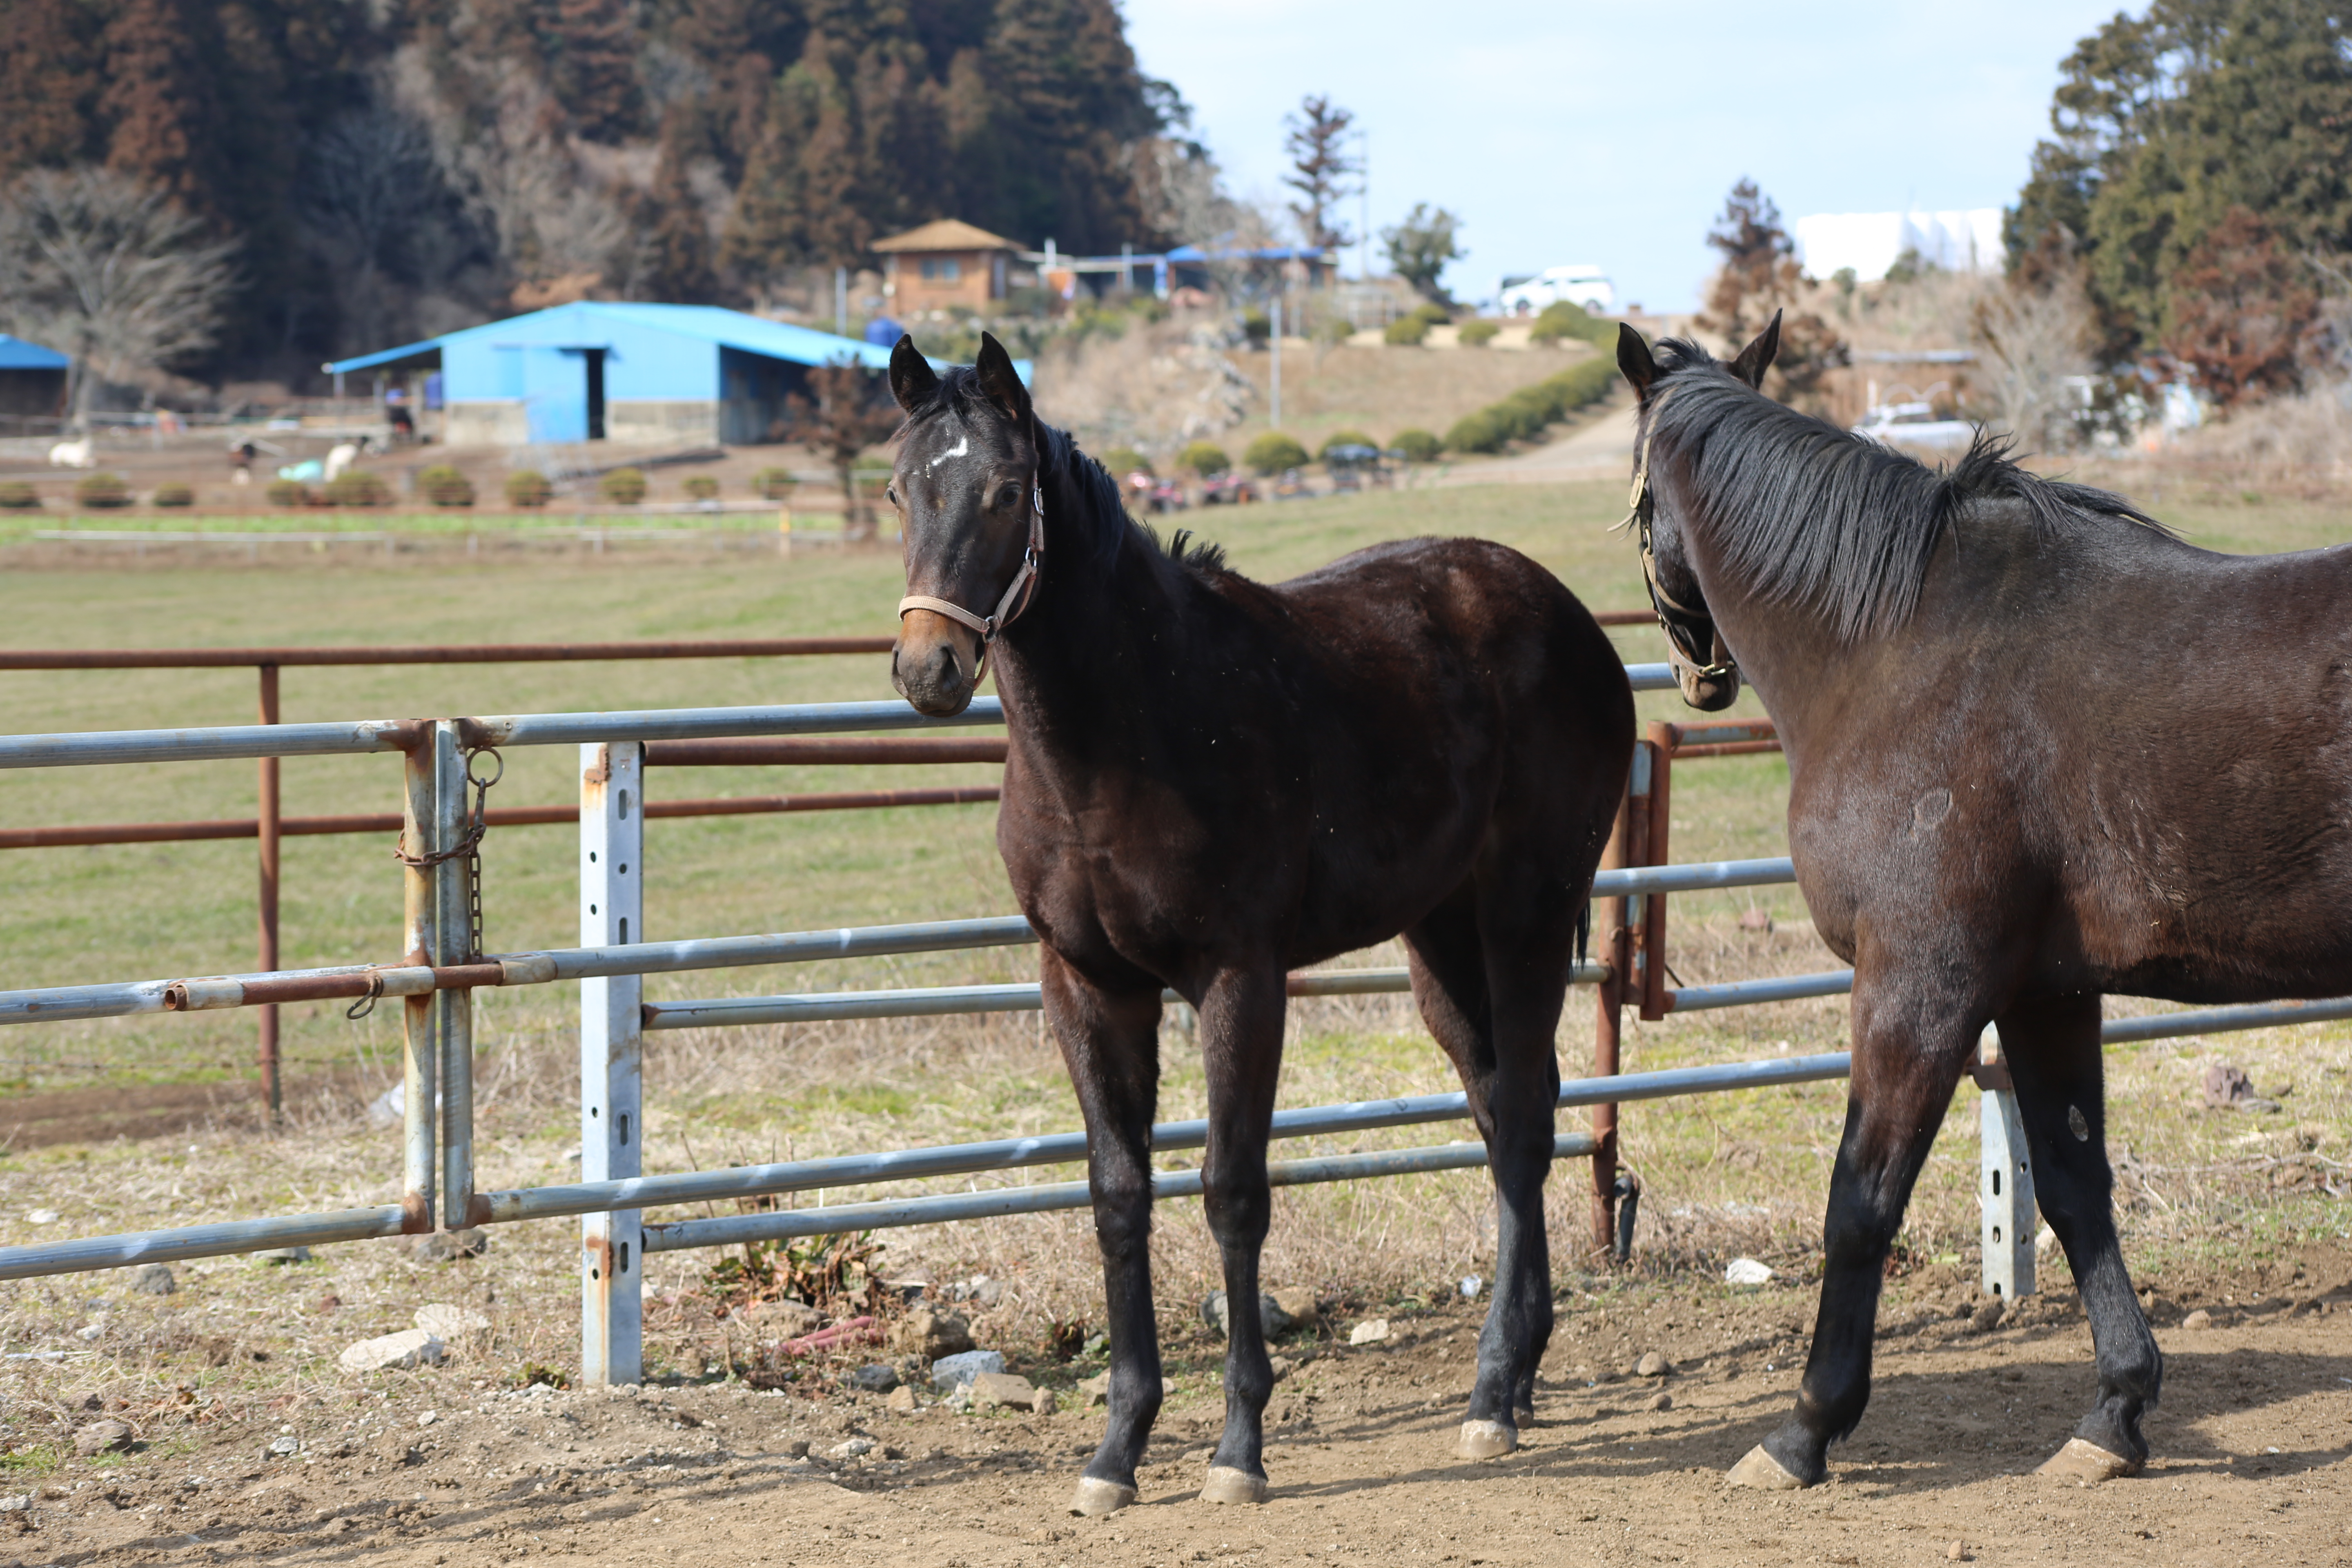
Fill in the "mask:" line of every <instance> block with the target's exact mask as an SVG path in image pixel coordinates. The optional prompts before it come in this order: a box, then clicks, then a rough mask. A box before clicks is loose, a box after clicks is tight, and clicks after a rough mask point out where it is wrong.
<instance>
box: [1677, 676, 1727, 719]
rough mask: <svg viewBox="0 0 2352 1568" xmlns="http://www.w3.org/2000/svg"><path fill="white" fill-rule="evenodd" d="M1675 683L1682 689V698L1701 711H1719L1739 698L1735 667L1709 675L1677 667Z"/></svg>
mask: <svg viewBox="0 0 2352 1568" xmlns="http://www.w3.org/2000/svg"><path fill="white" fill-rule="evenodd" d="M1675 684H1676V685H1677V686H1680V687H1681V688H1682V689H1683V700H1684V701H1685V702H1687V703H1689V704H1690V705H1691V706H1692V707H1694V708H1696V709H1697V710H1699V711H1700V712H1702V713H1720V712H1722V711H1723V710H1725V709H1727V708H1728V707H1730V706H1731V705H1732V704H1733V703H1734V702H1737V701H1738V700H1739V671H1738V670H1737V669H1727V670H1725V671H1724V673H1722V674H1721V675H1709V674H1705V673H1702V672H1701V671H1699V670H1696V669H1691V668H1678V669H1676V670H1675Z"/></svg>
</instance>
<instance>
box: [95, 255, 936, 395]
mask: <svg viewBox="0 0 2352 1568" xmlns="http://www.w3.org/2000/svg"><path fill="white" fill-rule="evenodd" d="M975 232H977V231H975ZM614 323H625V324H627V325H629V326H633V327H637V328H641V329H648V328H649V329H651V330H653V331H662V332H667V333H670V334H672V335H673V336H677V337H681V338H688V339H693V340H695V341H698V342H706V343H710V344H713V345H715V346H717V347H720V348H730V349H739V350H740V351H742V352H743V353H754V354H763V355H765V356H767V357H768V358H770V359H781V360H789V361H791V362H792V363H794V364H811V365H814V364H833V363H838V362H840V361H842V360H845V359H848V360H854V361H856V363H859V364H863V365H866V366H869V367H871V368H873V369H877V370H880V369H885V368H887V366H888V365H889V363H890V349H889V346H888V345H887V344H876V343H866V342H858V341H857V340H856V339H855V338H843V337H835V335H834V334H833V333H831V332H820V331H817V330H816V329H815V328H814V327H796V326H794V325H793V324H792V323H791V322H789V321H769V320H768V319H767V318H765V317H764V316H752V315H746V314H745V313H744V312H742V311H740V310H722V309H721V308H719V306H717V305H652V304H643V303H637V302H634V301H617V302H616V301H607V300H580V301H578V302H576V303H574V304H570V305H557V306H554V307H552V308H551V309H549V310H533V311H531V312H530V313H529V314H528V315H521V316H509V317H507V318H506V319H504V320H503V321H486V322H484V323H483V324H482V325H480V326H478V327H467V328H464V329H462V330H461V331H454V332H444V333H442V334H441V335H440V336H439V337H437V338H426V339H425V340H424V341H423V342H414V343H404V344H402V345H401V346H400V347H398V348H394V349H383V350H380V351H378V352H377V353H372V354H361V355H359V356H358V357H356V358H353V359H346V360H336V361H333V362H331V363H329V364H327V365H326V366H325V367H324V368H325V369H326V370H328V371H329V372H331V373H337V374H340V373H341V372H343V371H350V370H373V369H374V368H376V367H378V366H380V365H388V364H397V363H402V362H403V361H408V360H418V359H422V358H424V357H425V356H426V355H428V354H434V353H439V352H440V351H441V349H442V348H443V347H445V346H446V345H447V344H449V343H453V342H463V341H469V340H475V339H483V338H487V339H489V340H491V341H493V342H495V341H497V340H499V339H500V338H502V337H515V338H518V339H520V340H522V341H528V342H557V341H559V340H560V341H561V342H562V343H563V345H564V346H565V347H567V348H596V347H599V346H608V345H601V344H600V343H599V342H598V339H599V337H600V336H603V335H605V334H607V333H609V331H610V329H611V327H612V326H613V325H614ZM59 363H63V362H62V361H60V362H59Z"/></svg>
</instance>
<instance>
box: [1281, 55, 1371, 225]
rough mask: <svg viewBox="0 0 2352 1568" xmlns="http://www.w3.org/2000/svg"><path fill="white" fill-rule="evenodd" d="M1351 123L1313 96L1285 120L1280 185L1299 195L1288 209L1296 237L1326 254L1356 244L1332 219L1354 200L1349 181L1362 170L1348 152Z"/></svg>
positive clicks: (1346, 115) (1349, 116)
mask: <svg viewBox="0 0 2352 1568" xmlns="http://www.w3.org/2000/svg"><path fill="white" fill-rule="evenodd" d="M1355 123H1356V117H1355V115H1353V114H1352V113H1350V112H1349V111H1348V110H1344V109H1342V108H1340V107H1339V105H1338V104H1336V103H1333V102H1332V101H1331V100H1330V99H1329V98H1328V97H1325V96H1322V95H1320V94H1317V95H1314V96H1311V97H1308V98H1307V99H1304V100H1301V101H1300V103H1299V105H1298V112H1297V113H1296V114H1293V115H1291V116H1289V117H1288V118H1286V120H1284V121H1283V124H1284V126H1285V127H1286V130H1287V134H1286V136H1285V137H1284V139H1283V151H1284V152H1286V153H1288V154H1289V155H1290V172H1289V173H1288V174H1285V175H1283V176H1282V183H1283V184H1286V185H1288V186H1289V187H1290V188H1291V189H1292V190H1294V191H1297V193H1298V196H1299V199H1298V200H1297V201H1296V202H1293V203H1292V204H1291V205H1290V211H1291V216H1294V217H1296V218H1297V219H1298V232H1299V235H1300V237H1302V238H1304V239H1305V240H1306V241H1307V244H1309V245H1313V246H1319V247H1322V248H1323V249H1325V250H1327V251H1339V250H1344V249H1346V248H1347V247H1349V246H1350V245H1352V244H1354V243H1355V237H1354V236H1353V235H1351V234H1349V232H1348V228H1347V226H1346V225H1345V224H1343V223H1341V222H1340V221H1339V219H1338V218H1337V217H1336V216H1333V215H1334V214H1335V213H1336V212H1337V211H1338V210H1339V203H1340V202H1341V201H1342V200H1343V199H1345V198H1346V197H1348V196H1351V195H1354V194H1355V191H1356V187H1355V184H1354V181H1355V179H1356V177H1357V176H1358V175H1359V174H1361V173H1362V172H1363V165H1362V163H1361V162H1360V160H1358V159H1357V158H1356V156H1355V155H1354V154H1353V153H1349V151H1348V132H1349V129H1350V128H1351V127H1352V126H1354V124H1355Z"/></svg>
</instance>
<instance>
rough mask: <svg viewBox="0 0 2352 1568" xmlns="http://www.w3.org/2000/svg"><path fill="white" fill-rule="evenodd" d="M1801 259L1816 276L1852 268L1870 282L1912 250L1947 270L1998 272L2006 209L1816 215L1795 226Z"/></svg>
mask: <svg viewBox="0 0 2352 1568" xmlns="http://www.w3.org/2000/svg"><path fill="white" fill-rule="evenodd" d="M1792 237H1794V238H1795V240H1796V242H1797V259H1798V260H1799V261H1800V262H1801V263H1803V264H1804V268H1805V270H1806V271H1807V272H1810V273H1811V274H1812V275H1813V276H1814V277H1816V278H1822V279H1826V278H1830V277H1832V276H1834V275H1835V274H1836V273H1838V272H1840V271H1842V270H1843V269H1844V268H1849V267H1851V268H1853V274H1854V277H1855V278H1857V279H1860V280H1861V281H1863V282H1864V283H1875V282H1877V281H1878V280H1879V279H1882V278H1884V277H1885V276H1886V270H1887V268H1890V267H1893V266H1894V265H1895V261H1896V260H1897V259H1898V258H1901V256H1902V255H1903V253H1904V252H1905V251H1906V250H1908V251H1914V252H1916V253H1917V255H1918V258H1919V259H1920V260H1922V261H1925V262H1928V263H1931V264H1933V265H1935V266H1937V267H1940V268H1943V269H1944V270H1945V271H1947V272H1997V271H1999V270H2000V268H2001V265H2002V250H2001V243H2000V208H1999V207H1970V208H1967V209H1964V210H1955V211H1951V212H1907V213H1816V214H1814V215H1813V216H1811V217H1801V218H1799V219H1798V220H1797V221H1796V223H1795V224H1794V225H1793V226H1792Z"/></svg>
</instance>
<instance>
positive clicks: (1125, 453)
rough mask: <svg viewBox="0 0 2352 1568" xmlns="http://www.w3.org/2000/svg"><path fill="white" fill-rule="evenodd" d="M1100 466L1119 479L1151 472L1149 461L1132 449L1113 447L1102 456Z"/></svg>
mask: <svg viewBox="0 0 2352 1568" xmlns="http://www.w3.org/2000/svg"><path fill="white" fill-rule="evenodd" d="M1102 466H1103V467H1104V468H1108V469H1109V470H1110V471H1111V472H1112V473H1114V474H1117V475H1118V477H1119V478H1121V479H1125V478H1126V477H1127V476H1128V475H1129V474H1148V473H1150V472H1151V459H1150V458H1147V457H1145V456H1144V455H1143V454H1142V453H1140V452H1139V451H1137V450H1136V449H1135V448H1134V447H1112V448H1111V449H1110V450H1109V451H1108V452H1105V453H1104V454H1103V455H1102Z"/></svg>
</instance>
